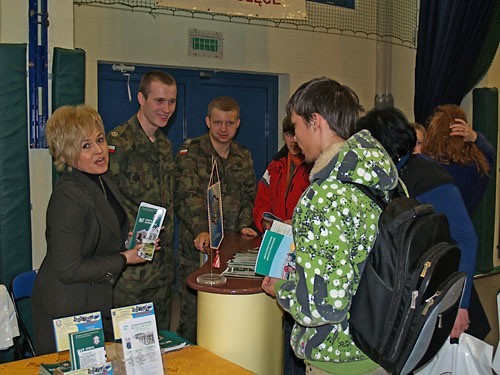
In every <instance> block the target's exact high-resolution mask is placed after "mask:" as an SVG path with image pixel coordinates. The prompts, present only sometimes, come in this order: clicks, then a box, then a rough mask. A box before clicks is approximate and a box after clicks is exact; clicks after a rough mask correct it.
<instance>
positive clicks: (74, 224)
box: [32, 105, 145, 355]
mask: <svg viewBox="0 0 500 375" xmlns="http://www.w3.org/2000/svg"><path fill="white" fill-rule="evenodd" d="M45 134H46V137H47V144H48V146H49V150H50V154H51V155H52V157H53V158H54V165H55V166H56V168H57V170H58V171H59V172H61V177H60V178H59V180H58V181H57V183H56V184H55V186H54V190H53V192H52V194H51V196H50V201H49V205H48V207H47V230H46V238H47V255H46V256H45V258H44V260H43V262H42V265H41V266H40V269H39V270H38V275H37V278H36V281H35V285H34V288H33V294H32V298H33V328H34V333H35V334H34V338H35V349H36V350H35V352H36V353H37V355H41V354H47V353H52V352H55V351H56V340H55V336H54V327H53V324H52V320H53V319H57V318H62V317H67V316H73V315H79V314H85V313H91V312H94V311H100V312H101V314H102V319H103V327H104V334H105V338H106V340H107V341H113V330H112V325H111V311H110V310H111V307H112V302H113V285H114V284H115V282H116V280H117V279H118V277H119V276H120V273H122V271H123V270H125V269H126V268H128V267H131V266H132V264H138V263H143V262H145V260H144V258H141V257H140V256H139V255H138V250H139V247H140V246H139V245H138V246H136V247H135V248H133V249H131V250H127V249H125V240H126V239H127V235H128V231H129V223H128V220H127V216H126V214H125V210H124V207H123V206H122V205H121V197H120V194H119V191H118V188H117V187H116V185H115V184H114V182H113V181H112V180H111V179H109V176H108V173H107V171H108V145H107V143H106V138H105V137H104V125H103V123H102V120H101V116H100V115H99V113H97V111H96V110H95V109H93V108H92V107H89V106H85V105H80V106H76V107H74V106H63V107H60V108H58V109H57V110H56V111H54V113H53V114H52V115H51V116H50V117H49V120H48V121H47V127H46V133H45Z"/></svg>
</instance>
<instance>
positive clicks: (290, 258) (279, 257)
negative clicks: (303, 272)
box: [255, 220, 295, 279]
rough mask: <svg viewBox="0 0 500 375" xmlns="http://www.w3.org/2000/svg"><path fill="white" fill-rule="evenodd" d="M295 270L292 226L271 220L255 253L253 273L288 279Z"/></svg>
mask: <svg viewBox="0 0 500 375" xmlns="http://www.w3.org/2000/svg"><path fill="white" fill-rule="evenodd" d="M293 272H295V244H294V242H293V236H292V226H291V225H290V224H285V223H282V222H280V221H276V220H275V221H273V224H272V225H271V229H269V230H267V231H266V232H265V233H264V237H263V238H262V242H261V244H260V248H259V254H258V255H257V262H256V264H255V273H258V274H260V275H264V276H271V277H276V278H279V279H288V277H289V276H290V274H291V273H293Z"/></svg>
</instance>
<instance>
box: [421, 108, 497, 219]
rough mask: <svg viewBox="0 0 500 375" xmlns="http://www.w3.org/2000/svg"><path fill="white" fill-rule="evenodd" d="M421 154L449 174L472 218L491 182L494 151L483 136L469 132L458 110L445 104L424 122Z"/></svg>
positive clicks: (464, 119) (460, 111) (469, 128)
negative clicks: (424, 128) (425, 129)
mask: <svg viewBox="0 0 500 375" xmlns="http://www.w3.org/2000/svg"><path fill="white" fill-rule="evenodd" d="M422 153H423V154H425V155H427V156H429V157H430V158H432V159H434V160H435V161H437V162H438V163H439V164H441V165H442V166H443V167H444V168H445V169H446V170H448V172H450V174H451V175H452V176H453V178H454V179H455V181H456V183H457V186H458V188H459V190H460V193H461V194H462V197H463V199H464V202H465V206H466V207H467V211H468V212H469V215H472V213H473V212H474V211H475V210H476V208H477V206H478V205H479V202H480V200H481V198H482V197H483V195H484V192H485V190H486V186H487V184H488V181H489V180H490V171H491V169H492V167H493V164H494V158H495V149H494V148H493V146H492V145H491V144H490V143H489V142H488V141H487V140H486V138H485V137H484V135H482V134H481V133H480V132H477V131H474V130H473V129H472V127H471V126H470V125H469V124H468V123H467V117H466V116H465V112H464V111H463V110H462V109H461V108H460V107H459V106H457V105H455V104H446V105H441V106H438V107H437V108H436V110H435V111H434V114H433V115H432V116H431V117H430V119H429V120H428V122H427V134H426V136H425V141H424V144H423V147H422Z"/></svg>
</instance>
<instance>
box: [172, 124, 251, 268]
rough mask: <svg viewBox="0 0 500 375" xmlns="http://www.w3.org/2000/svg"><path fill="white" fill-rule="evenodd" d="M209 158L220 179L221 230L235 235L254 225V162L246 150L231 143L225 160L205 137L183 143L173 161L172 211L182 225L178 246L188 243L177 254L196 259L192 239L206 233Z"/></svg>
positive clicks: (196, 255) (210, 169)
mask: <svg viewBox="0 0 500 375" xmlns="http://www.w3.org/2000/svg"><path fill="white" fill-rule="evenodd" d="M212 156H213V157H214V158H215V159H216V160H217V164H218V167H219V177H220V180H221V192H222V212H223V216H224V231H225V232H238V231H239V230H240V229H242V228H245V227H250V226H252V224H253V217H252V210H253V202H254V199H255V174H254V170H253V160H252V156H251V154H250V151H248V150H247V149H246V148H245V147H243V146H241V145H239V144H237V143H236V142H234V141H233V142H232V143H231V147H230V151H229V155H228V157H227V159H223V158H221V157H220V156H219V154H218V153H217V152H216V151H215V149H214V148H213V146H212V143H211V142H210V137H209V135H208V134H205V135H203V136H201V137H198V138H195V139H188V140H186V141H185V142H184V143H183V145H182V146H181V147H180V148H179V152H178V153H177V157H176V162H175V202H174V204H175V212H176V214H177V216H178V217H179V220H180V222H181V231H180V236H181V238H182V239H181V243H184V241H183V240H184V239H188V240H189V241H188V242H186V243H190V246H189V249H185V248H184V249H182V250H181V251H180V255H181V256H183V257H187V258H189V259H194V260H197V259H198V251H196V250H195V249H194V246H193V239H194V237H195V236H196V235H198V234H199V233H201V232H208V214H207V202H206V201H207V187H208V184H209V182H210V174H211V172H212ZM191 250H195V251H194V254H193V251H191Z"/></svg>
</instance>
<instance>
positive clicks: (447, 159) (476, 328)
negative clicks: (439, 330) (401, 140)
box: [422, 104, 495, 339]
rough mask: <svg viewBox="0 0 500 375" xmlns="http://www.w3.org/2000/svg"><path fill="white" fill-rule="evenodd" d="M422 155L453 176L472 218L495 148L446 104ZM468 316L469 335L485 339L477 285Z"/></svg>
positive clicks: (434, 121) (438, 111)
mask: <svg viewBox="0 0 500 375" xmlns="http://www.w3.org/2000/svg"><path fill="white" fill-rule="evenodd" d="M422 153H423V154H424V155H427V156H429V157H430V158H432V159H434V160H435V161H437V162H438V163H439V164H440V165H441V166H443V167H444V168H445V169H446V170H447V171H448V172H449V173H450V174H451V175H452V176H453V178H454V180H455V182H456V184H457V187H458V189H459V190H460V194H461V195H462V198H463V201H464V204H465V207H466V208H467V212H468V213H469V216H471V217H472V214H473V213H474V211H475V210H476V208H477V206H478V205H479V202H480V201H481V199H482V197H483V195H484V192H485V190H486V187H487V185H488V182H489V180H490V173H491V171H492V169H493V165H494V160H495V159H494V158H495V149H494V148H493V146H492V145H491V144H490V143H489V142H488V141H487V140H486V138H485V137H484V135H482V134H481V133H480V132H477V131H474V130H473V129H472V127H471V126H470V125H469V124H468V123H467V117H466V116H465V112H464V111H463V110H462V109H461V108H460V107H459V106H457V105H454V104H446V105H441V106H438V107H437V108H436V109H435V111H434V114H433V115H432V116H431V117H430V119H429V121H428V122H427V133H426V136H425V140H424V144H423V147H422ZM474 261H475V259H474ZM474 269H475V266H474ZM468 313H469V322H470V324H469V328H468V330H467V333H469V334H471V335H473V336H476V337H478V338H480V339H483V338H484V337H485V336H486V335H487V334H488V332H489V331H490V326H489V323H488V318H487V317H486V313H485V312H484V309H483V307H482V305H481V301H480V300H479V297H478V295H477V292H476V290H475V288H474V286H473V285H472V289H471V294H470V302H469V309H468Z"/></svg>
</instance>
